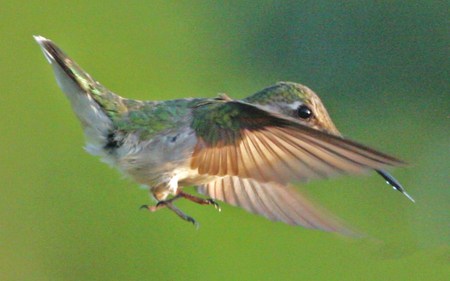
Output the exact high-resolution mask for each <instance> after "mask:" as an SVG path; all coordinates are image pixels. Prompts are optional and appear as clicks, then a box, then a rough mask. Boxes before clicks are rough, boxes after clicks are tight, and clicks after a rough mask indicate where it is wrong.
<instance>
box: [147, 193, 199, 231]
mask: <svg viewBox="0 0 450 281" xmlns="http://www.w3.org/2000/svg"><path fill="white" fill-rule="evenodd" d="M178 198H179V197H173V198H171V199H169V200H163V201H159V202H158V203H157V204H156V205H155V206H149V205H142V206H141V207H140V209H146V210H148V211H150V212H155V211H157V210H159V209H162V208H164V207H167V208H168V209H169V210H171V211H172V212H174V213H175V214H177V215H178V216H179V217H180V218H182V219H183V220H185V221H188V222H190V223H192V224H193V225H194V226H195V227H196V228H198V227H199V223H198V222H197V221H196V220H195V219H194V218H193V217H191V216H189V215H187V214H185V213H184V212H183V211H181V210H180V209H178V208H177V207H175V206H174V205H173V201H174V200H176V199H178Z"/></svg>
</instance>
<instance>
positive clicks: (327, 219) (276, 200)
mask: <svg viewBox="0 0 450 281" xmlns="http://www.w3.org/2000/svg"><path fill="white" fill-rule="evenodd" d="M197 190H198V191H199V192H200V193H202V194H204V195H206V196H209V197H211V198H213V199H216V200H221V201H224V202H226V203H228V204H231V205H233V206H238V207H241V208H243V209H245V210H247V211H249V212H251V213H254V214H258V215H262V216H264V217H266V218H268V219H270V220H273V221H282V222H285V223H287V224H291V225H301V226H304V227H306V228H313V229H321V230H325V231H334V232H340V233H343V234H347V235H352V234H355V233H354V232H353V231H351V230H349V228H347V227H346V226H344V224H343V223H342V222H340V221H339V220H338V219H337V218H335V217H333V216H332V215H330V214H328V213H327V212H326V211H324V210H322V209H321V208H319V207H317V206H315V205H314V204H313V203H311V202H310V201H309V200H308V199H307V198H306V196H305V195H303V194H301V193H299V192H298V191H297V190H295V189H294V188H293V187H292V186H291V185H287V186H283V185H281V184H278V183H274V182H265V183H262V182H258V181H256V180H253V179H244V178H239V177H236V176H225V177H218V178H217V179H216V180H214V181H212V182H210V183H208V184H206V185H203V186H199V187H197Z"/></svg>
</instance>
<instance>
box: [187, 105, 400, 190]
mask: <svg viewBox="0 0 450 281" xmlns="http://www.w3.org/2000/svg"><path fill="white" fill-rule="evenodd" d="M197 110H198V109H197ZM202 110H203V111H201V112H203V115H202V116H200V117H198V118H203V119H206V121H205V122H206V123H201V126H200V125H198V124H193V128H194V129H195V130H196V134H197V145H196V147H195V149H194V152H193V154H192V160H191V168H192V169H197V170H198V173H199V174H208V175H213V176H225V175H230V176H238V177H241V178H251V179H255V180H257V181H260V182H277V183H280V184H287V183H288V182H291V181H293V180H297V181H303V182H304V181H309V180H311V179H315V178H328V177H332V176H335V175H338V174H359V173H364V172H366V171H369V170H381V169H385V168H387V167H389V166H397V165H402V164H404V163H403V162H402V161H400V160H398V159H396V158H394V157H392V156H389V155H386V154H384V153H381V152H378V151H376V150H374V149H371V148H369V147H366V146H363V145H361V144H358V143H356V142H353V141H350V140H347V139H343V138H341V137H339V136H334V135H330V134H327V133H325V132H322V131H319V130H316V129H313V128H310V127H307V126H305V125H303V124H301V123H299V122H297V121H296V120H294V119H290V118H287V117H284V116H282V115H279V114H276V113H272V112H268V111H265V110H263V109H260V108H258V107H256V106H253V105H249V104H245V103H242V102H237V101H227V102H223V101H221V102H217V103H214V108H211V109H209V108H206V109H204V108H203V109H202ZM208 110H210V111H211V110H216V111H220V110H222V111H224V113H223V114H228V115H226V116H225V117H223V119H224V120H227V122H228V123H227V122H225V121H223V120H222V119H218V117H217V116H215V117H214V118H211V120H209V119H208V116H209V115H208V114H205V112H206V113H211V112H210V111H208ZM195 114H196V113H195V111H194V115H195ZM198 118H197V119H198ZM194 119H195V118H194ZM218 120H219V121H218ZM220 120H222V121H220ZM203 126H206V127H208V130H206V129H205V128H204V127H203ZM211 134H212V135H211ZM219 136H220V137H219Z"/></svg>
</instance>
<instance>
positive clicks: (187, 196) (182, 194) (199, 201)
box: [177, 191, 221, 212]
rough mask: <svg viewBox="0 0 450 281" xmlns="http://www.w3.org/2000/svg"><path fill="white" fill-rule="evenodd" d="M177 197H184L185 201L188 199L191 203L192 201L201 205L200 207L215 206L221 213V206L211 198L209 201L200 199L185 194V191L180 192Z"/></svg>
mask: <svg viewBox="0 0 450 281" xmlns="http://www.w3.org/2000/svg"><path fill="white" fill-rule="evenodd" d="M177 196H179V197H183V198H185V199H188V200H189V201H192V202H194V203H197V204H200V205H213V206H214V208H216V209H217V210H219V212H220V211H221V209H220V206H219V204H217V202H216V201H214V200H213V199H211V198H207V199H205V198H200V197H197V196H194V195H191V194H189V193H184V192H183V191H178V193H177Z"/></svg>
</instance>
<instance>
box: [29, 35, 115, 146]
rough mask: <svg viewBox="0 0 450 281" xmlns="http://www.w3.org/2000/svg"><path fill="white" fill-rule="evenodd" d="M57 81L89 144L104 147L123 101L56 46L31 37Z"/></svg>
mask: <svg viewBox="0 0 450 281" xmlns="http://www.w3.org/2000/svg"><path fill="white" fill-rule="evenodd" d="M34 39H35V40H36V42H37V43H38V44H39V45H40V47H41V49H42V52H43V53H44V56H45V58H46V59H47V61H48V62H49V63H50V64H51V65H52V67H53V70H54V73H55V78H56V81H57V83H58V85H59V87H60V88H61V89H62V90H63V92H64V93H65V95H66V96H67V98H68V99H69V101H70V103H71V105H72V108H73V110H74V112H75V113H76V115H77V117H78V119H79V120H80V122H81V124H82V127H83V129H84V133H85V135H86V138H87V141H88V142H89V143H90V145H95V146H97V145H99V146H101V145H104V144H105V142H106V141H107V136H108V134H109V133H110V132H111V129H112V120H111V117H112V116H113V115H114V114H117V113H118V112H119V111H120V110H122V107H123V103H122V98H121V97H119V96H117V95H115V94H113V93H112V92H110V91H109V90H107V89H106V88H105V87H104V86H103V85H101V84H100V83H98V82H97V81H95V80H94V79H93V78H92V77H91V76H90V75H89V74H88V73H87V72H85V71H84V70H83V69H82V68H81V67H79V66H78V65H77V64H76V63H75V62H74V61H73V60H72V59H71V58H70V57H68V56H67V55H66V54H65V53H64V52H63V51H62V50H61V49H60V48H59V47H58V46H56V44H54V43H53V42H52V41H50V40H48V39H46V38H44V37H42V36H34Z"/></svg>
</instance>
